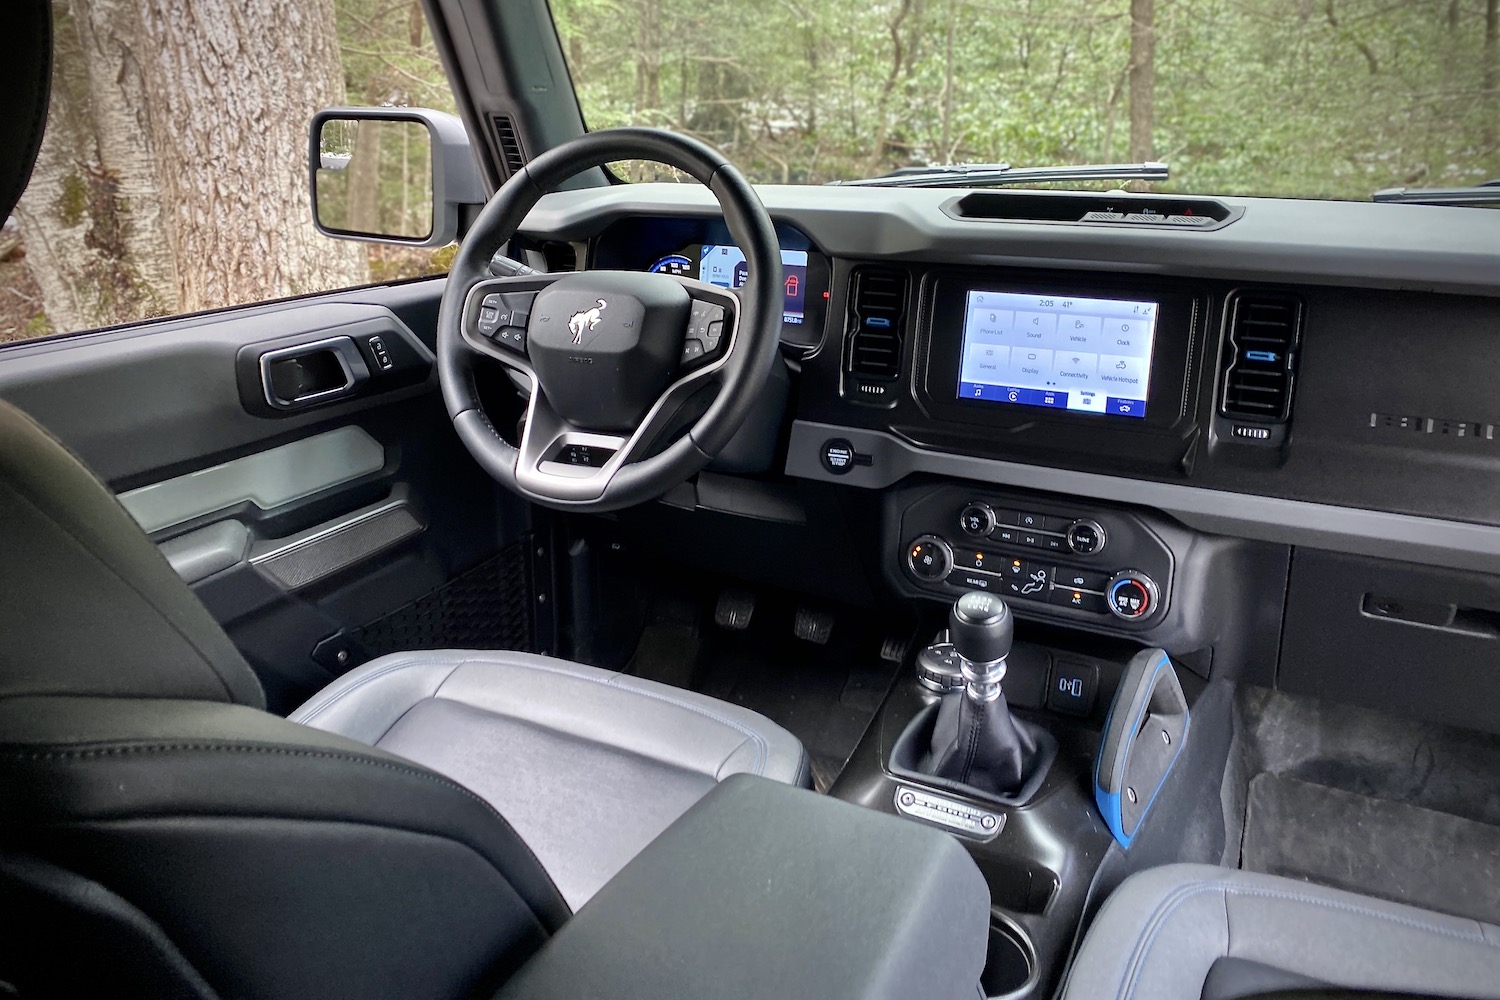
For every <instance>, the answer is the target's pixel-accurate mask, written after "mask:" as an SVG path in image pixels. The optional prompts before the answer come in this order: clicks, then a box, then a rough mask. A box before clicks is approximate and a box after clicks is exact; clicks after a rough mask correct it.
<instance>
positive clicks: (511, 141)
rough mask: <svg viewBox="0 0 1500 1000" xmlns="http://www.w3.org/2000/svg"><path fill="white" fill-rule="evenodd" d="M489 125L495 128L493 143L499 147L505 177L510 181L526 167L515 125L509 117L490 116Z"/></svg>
mask: <svg viewBox="0 0 1500 1000" xmlns="http://www.w3.org/2000/svg"><path fill="white" fill-rule="evenodd" d="M490 123H491V124H492V125H494V127H495V141H496V142H497V143H499V145H500V157H501V160H502V161H503V162H504V164H505V177H506V179H507V180H508V179H510V178H512V177H514V176H515V175H516V174H518V173H520V172H521V168H522V167H524V166H525V165H526V156H525V154H524V153H522V152H521V137H520V135H519V134H518V133H517V132H516V123H515V121H514V120H513V119H512V118H511V117H510V115H492V116H491V117H490Z"/></svg>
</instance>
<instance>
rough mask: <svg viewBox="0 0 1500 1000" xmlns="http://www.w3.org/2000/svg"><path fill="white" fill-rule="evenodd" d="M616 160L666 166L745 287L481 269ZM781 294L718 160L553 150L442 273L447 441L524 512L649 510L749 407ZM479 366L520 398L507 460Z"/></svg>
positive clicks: (655, 139) (478, 223)
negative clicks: (696, 185) (513, 380)
mask: <svg viewBox="0 0 1500 1000" xmlns="http://www.w3.org/2000/svg"><path fill="white" fill-rule="evenodd" d="M617 160H653V161H656V162H659V163H665V164H667V165H669V166H672V167H676V168H677V169H678V170H681V171H684V172H685V173H687V174H689V175H691V176H692V177H694V178H695V179H697V180H698V181H699V182H700V183H702V184H704V185H705V186H706V187H707V188H708V189H709V190H710V191H712V192H713V194H714V197H715V198H717V199H718V202H719V207H720V209H721V210H722V211H723V213H724V221H725V222H726V223H727V224H728V226H729V232H730V235H731V236H732V237H733V238H734V241H735V243H736V244H737V245H738V246H739V247H740V249H741V250H742V251H743V252H744V254H745V261H746V264H747V265H748V269H749V273H748V277H747V278H746V281H745V283H744V285H743V286H741V287H740V288H739V289H727V288H721V287H718V286H716V285H710V284H707V283H705V282H701V281H695V280H693V279H691V278H684V277H678V276H674V275H666V274H647V273H639V272H635V271H580V272H565V273H562V274H540V273H533V274H526V275H520V276H515V277H495V276H493V275H492V273H491V271H490V266H489V265H490V260H491V258H492V257H493V256H494V255H495V254H496V252H498V251H499V250H500V248H501V247H502V246H504V245H505V244H506V242H508V241H509V240H510V239H511V237H512V236H514V235H515V233H516V230H517V229H518V228H519V227H520V225H521V222H522V220H524V219H525V217H526V214H527V212H529V211H530V210H531V208H532V207H533V206H534V205H535V204H536V203H537V201H538V200H539V199H540V198H541V196H542V195H543V194H545V193H546V192H548V191H552V190H555V189H556V188H557V187H558V186H559V185H560V184H562V183H563V182H564V181H566V180H568V179H569V178H571V177H573V176H574V175H575V174H578V173H580V172H582V171H584V170H588V169H590V168H592V167H598V166H602V165H603V164H605V163H609V162H612V161H617ZM781 281H782V278H781V248H780V246H779V244H778V242H777V239H776V231H775V228H774V227H773V226H772V224H771V218H770V216H769V215H767V214H766V209H765V206H764V205H762V204H761V202H760V198H759V197H758V196H757V195H756V194H755V190H754V189H753V188H752V187H751V186H750V183H749V182H748V181H746V180H745V178H744V177H743V176H742V175H741V174H740V172H739V171H738V170H736V169H735V168H734V167H733V166H732V165H731V164H730V163H729V161H728V160H727V159H726V158H725V157H724V156H723V154H721V153H718V152H716V151H715V150H713V149H712V148H710V147H709V146H707V145H705V144H703V143H701V142H698V141H697V140H694V139H690V138H687V137H686V136H681V135H677V134H675V133H672V132H664V131H661V130H658V129H648V128H620V129H611V130H607V131H601V132H590V133H588V134H587V135H584V136H581V137H579V138H577V139H572V140H570V141H568V142H565V143H563V144H562V145H560V146H557V147H555V148H553V149H551V150H548V151H547V152H546V153H543V154H542V155H541V156H538V157H537V158H536V159H534V160H532V161H531V162H529V163H528V164H526V166H525V167H523V168H522V169H521V170H520V171H519V172H518V173H516V174H514V175H512V176H511V178H510V180H508V181H507V182H506V183H505V185H504V186H503V187H501V188H500V190H499V191H497V192H495V196H494V197H493V198H491V199H490V201H489V203H488V204H487V205H485V207H484V209H483V210H482V211H481V212H480V213H479V217H478V218H477V219H476V220H475V222H474V225H473V227H472V228H471V229H470V230H469V233H468V235H467V236H466V237H465V238H464V241H463V244H462V246H461V247H460V248H459V251H458V254H457V256H455V258H454V260H453V268H452V270H451V271H450V272H449V275H448V282H447V285H446V287H445V288H444V290H443V299H442V304H441V306H440V308H439V311H438V327H437V361H438V379H439V382H440V383H441V385H442V389H443V400H444V402H445V403H446V404H447V407H448V415H449V416H450V417H451V418H452V420H453V427H454V429H455V430H457V431H458V436H459V438H460V439H461V440H462V441H463V443H464V445H465V446H466V447H467V448H468V449H469V451H470V452H471V453H472V454H473V456H474V458H475V459H476V460H477V461H478V462H479V464H480V465H481V466H482V467H483V468H484V469H485V471H487V472H488V473H489V474H490V475H491V476H494V477H495V479H496V480H498V481H499V482H500V484H501V485H503V486H505V487H506V488H507V489H510V490H512V491H513V492H515V493H518V494H520V495H521V496H523V497H525V498H526V499H528V500H531V501H533V502H535V503H538V504H542V505H544V506H548V507H555V508H561V509H568V510H586V511H608V510H617V509H619V508H621V507H628V506H631V505H633V504H637V503H640V502H642V501H644V500H649V499H652V498H653V497H657V496H660V495H661V494H662V493H665V492H666V491H667V490H669V489H671V488H672V487H673V486H676V485H677V484H679V483H681V482H684V481H686V480H687V479H688V478H689V477H690V476H692V475H693V474H694V473H696V472H698V471H700V470H701V469H703V468H704V467H705V466H706V465H708V463H709V462H710V461H712V460H713V458H714V457H715V456H716V455H717V454H718V453H719V452H720V451H722V450H723V448H724V446H725V445H727V444H728V443H729V441H730V439H731V438H732V437H733V436H734V433H735V431H737V430H738V429H739V427H740V425H741V424H742V423H743V422H744V421H745V418H746V417H747V416H748V415H749V413H750V411H751V409H752V408H753V407H754V404H755V401H756V397H757V396H758V394H759V393H760V391H761V389H762V387H763V386H764V384H765V380H766V377H767V376H768V374H769V373H770V369H771V364H772V362H773V361H774V360H775V358H776V351H777V343H778V341H779V339H780V335H781V309H782V301H781ZM479 358H489V359H492V360H494V361H498V362H499V363H500V364H502V365H504V366H505V367H506V368H507V369H509V370H510V371H511V372H513V373H515V374H516V375H517V376H519V378H520V380H521V382H522V383H523V384H526V383H529V385H530V401H529V403H528V404H527V408H526V419H525V424H524V426H523V428H522V430H521V436H520V442H519V447H517V446H513V445H511V444H510V443H508V442H507V441H506V440H505V439H504V438H502V437H501V436H500V434H499V433H498V432H497V431H496V430H495V426H494V424H493V423H491V421H490V418H489V416H488V415H486V413H485V411H484V408H483V406H482V405H481V403H480V398H479V393H478V390H477V388H476V385H475V381H474V370H475V362H476V361H477V360H478V359H479ZM715 389H716V390H717V393H716V395H715V394H714V390H715ZM710 396H711V397H712V401H711V402H709V401H708V400H709V398H710ZM700 408H701V409H702V412H701V414H699V415H697V416H696V419H694V418H693V415H694V414H695V413H697V411H698V409H700ZM689 421H690V423H689ZM685 423H688V426H687V429H686V432H685V433H680V432H681V431H682V428H683V425H684V424H685ZM674 434H679V435H680V436H677V437H675V438H674V437H673V435H674Z"/></svg>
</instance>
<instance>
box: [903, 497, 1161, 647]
mask: <svg viewBox="0 0 1500 1000" xmlns="http://www.w3.org/2000/svg"><path fill="white" fill-rule="evenodd" d="M895 515H896V517H897V518H898V519H899V527H898V528H897V531H898V532H899V537H900V538H901V540H902V541H901V545H902V548H901V553H900V571H901V573H902V575H903V576H904V577H905V579H906V580H908V581H909V582H911V583H914V584H916V585H917V586H918V587H920V588H921V589H922V590H923V591H926V592H929V593H932V594H933V595H934V596H937V595H939V594H941V595H943V596H945V597H947V596H951V595H953V594H956V593H958V592H961V591H964V590H986V591H992V592H994V593H997V594H1000V595H1001V596H1003V597H1004V598H1005V599H1006V600H1007V601H1009V602H1017V603H1016V606H1017V609H1018V610H1029V611H1031V612H1032V614H1033V616H1040V617H1050V616H1056V617H1058V618H1063V619H1068V620H1075V621H1076V620H1080V619H1091V620H1094V621H1097V622H1101V623H1110V622H1112V623H1114V624H1116V625H1119V624H1129V625H1151V624H1155V623H1157V622H1159V621H1160V620H1161V618H1162V616H1163V615H1164V614H1165V613H1166V610H1167V607H1168V604H1169V598H1170V586H1171V582H1172V572H1173V556H1172V551H1171V549H1170V548H1169V547H1168V546H1167V545H1166V543H1165V542H1164V541H1163V540H1162V539H1161V537H1160V536H1159V535H1158V533H1157V532H1156V531H1155V530H1154V529H1153V527H1152V524H1151V518H1150V517H1149V516H1148V515H1143V514H1137V513H1134V512H1130V511H1119V510H1111V509H1103V508H1098V509H1080V508H1076V507H1068V508H1065V507H1059V506H1057V505H1054V504H1052V503H1050V502H1038V501H1025V500H1021V499H1018V498H1015V497H1006V496H1003V495H999V494H990V493H985V494H982V495H981V494H975V493H973V492H970V491H967V490H963V489H962V488H961V487H940V488H936V489H932V490H928V491H925V492H924V493H921V494H919V495H918V496H917V497H916V499H915V500H914V501H912V502H910V503H909V504H908V505H906V506H904V507H903V508H901V509H900V510H899V511H897V512H895Z"/></svg>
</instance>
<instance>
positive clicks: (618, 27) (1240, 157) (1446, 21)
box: [552, 0, 1500, 200]
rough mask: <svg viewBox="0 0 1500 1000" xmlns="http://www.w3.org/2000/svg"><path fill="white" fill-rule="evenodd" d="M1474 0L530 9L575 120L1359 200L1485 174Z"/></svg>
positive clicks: (850, 169) (1499, 100) (765, 157)
mask: <svg viewBox="0 0 1500 1000" xmlns="http://www.w3.org/2000/svg"><path fill="white" fill-rule="evenodd" d="M1497 4H1500V0H1420V2H1413V0H1295V2H1293V0H1173V2H1170V3H1167V2H1157V0H882V2H867V0H764V2H759V3H725V2H721V3H705V2H703V0H552V9H553V13H554V16H555V18H556V21H557V26H558V31H559V34H560V35H561V37H562V42H563V49H564V51H565V52H566V53H567V59H568V64H569V68H570V70H571V72H572V76H573V82H574V86H575V88H576V89H577V92H578V99H579V103H580V104H581V106H582V109H583V113H584V118H585V120H586V121H587V122H588V124H589V126H590V127H592V128H604V127H608V126H614V125H626V124H633V125H655V126H661V127H665V128H671V129H675V130H678V131H682V132H686V133H689V134H692V135H696V136H698V137H700V138H702V139H704V140H706V141H708V142H710V143H712V144H714V145H717V146H719V147H720V148H722V149H723V150H724V151H725V152H726V153H727V154H728V155H729V156H730V157H732V158H733V159H734V160H735V162H736V163H737V164H738V165H739V166H740V168H741V169H742V170H744V171H745V172H746V174H747V175H749V177H750V178H751V179H752V180H754V181H757V182H759V183H782V184H785V183H811V184H821V183H825V182H828V181H832V180H848V179H851V178H857V177H868V176H872V175H877V174H884V173H887V172H889V171H891V170H895V169H898V168H902V167H911V166H929V165H936V164H947V163H963V162H993V161H1000V162H1006V163H1010V164H1013V165H1016V166H1036V165H1044V164H1075V163H1115V162H1120V161H1131V162H1141V161H1146V160H1163V161H1166V162H1167V163H1169V164H1170V165H1171V180H1170V181H1168V182H1165V183H1160V184H1155V185H1151V189H1153V190H1160V191H1182V192H1191V193H1196V194H1210V193H1211V194H1244V195H1275V196H1288V197H1302V198H1348V199H1358V200H1368V199H1369V197H1370V195H1371V193H1372V192H1374V191H1376V190H1377V189H1380V188H1387V187H1396V186H1429V185H1445V186H1456V185H1469V184H1475V183H1478V182H1480V181H1483V180H1485V179H1487V178H1491V177H1497V176H1500V11H1497ZM630 179H638V178H637V177H635V176H632V177H630ZM1137 183H1140V182H1137ZM1070 186H1074V187H1080V186H1088V185H1080V184H1074V185H1070ZM1094 186H1097V185H1094Z"/></svg>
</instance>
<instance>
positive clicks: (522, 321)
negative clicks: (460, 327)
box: [474, 292, 536, 354]
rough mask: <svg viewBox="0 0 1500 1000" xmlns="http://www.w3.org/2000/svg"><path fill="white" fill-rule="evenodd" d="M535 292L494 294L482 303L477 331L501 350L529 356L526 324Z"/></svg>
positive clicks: (476, 322)
mask: <svg viewBox="0 0 1500 1000" xmlns="http://www.w3.org/2000/svg"><path fill="white" fill-rule="evenodd" d="M535 299H536V293H535V292H490V293H489V294H488V295H486V296H485V297H484V298H483V299H482V300H481V301H480V303H479V315H478V316H477V317H475V324H474V326H475V329H476V330H477V331H478V332H479V334H480V336H482V337H487V338H489V339H490V340H492V341H494V342H495V343H497V344H499V345H500V346H501V347H506V348H509V349H510V350H512V351H515V352H516V353H517V354H525V353H526V324H527V323H528V322H529V321H530V320H531V303H532V302H533V301H534V300H535Z"/></svg>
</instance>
